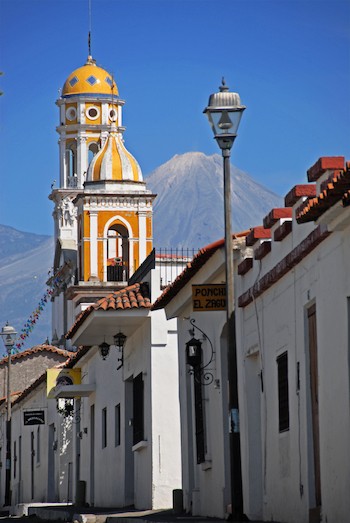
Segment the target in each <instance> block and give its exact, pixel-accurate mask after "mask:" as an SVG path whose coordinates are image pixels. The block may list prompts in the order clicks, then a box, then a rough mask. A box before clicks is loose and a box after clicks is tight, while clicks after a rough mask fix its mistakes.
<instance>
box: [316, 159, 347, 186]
mask: <svg viewBox="0 0 350 523" xmlns="http://www.w3.org/2000/svg"><path fill="white" fill-rule="evenodd" d="M344 164H345V158H344V156H322V157H321V158H319V159H318V160H317V162H316V163H315V164H314V165H313V166H312V167H310V169H308V171H307V179H308V181H309V182H315V181H316V180H318V179H319V177H320V176H322V174H323V173H325V172H326V171H328V170H332V171H333V170H334V169H344Z"/></svg>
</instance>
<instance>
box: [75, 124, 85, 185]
mask: <svg viewBox="0 0 350 523" xmlns="http://www.w3.org/2000/svg"><path fill="white" fill-rule="evenodd" d="M86 172H87V148H86V136H83V135H82V134H79V135H78V139H77V175H78V187H79V188H80V187H82V186H83V183H84V181H85V180H84V173H86Z"/></svg>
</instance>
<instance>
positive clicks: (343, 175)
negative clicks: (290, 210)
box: [296, 163, 350, 223]
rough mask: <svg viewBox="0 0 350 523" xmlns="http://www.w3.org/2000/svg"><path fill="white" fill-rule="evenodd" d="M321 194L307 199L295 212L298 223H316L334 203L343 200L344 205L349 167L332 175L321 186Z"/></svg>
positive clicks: (348, 183)
mask: <svg viewBox="0 0 350 523" xmlns="http://www.w3.org/2000/svg"><path fill="white" fill-rule="evenodd" d="M321 189H322V190H321V193H320V194H319V195H318V196H317V197H315V198H309V199H308V200H305V202H303V204H302V205H300V206H299V207H298V209H297V211H296V219H297V222H298V223H306V222H311V221H316V220H317V219H318V218H319V217H320V216H321V215H322V214H323V213H324V212H325V211H327V210H328V209H329V208H330V207H332V206H333V205H334V204H335V203H336V202H338V201H340V200H343V205H346V202H345V200H346V194H347V192H348V191H349V190H350V165H349V163H347V165H346V170H345V171H340V172H336V173H333V175H332V176H331V177H330V178H329V180H327V182H326V183H325V184H322V187H321Z"/></svg>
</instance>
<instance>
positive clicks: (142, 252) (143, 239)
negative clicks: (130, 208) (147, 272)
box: [138, 211, 147, 265]
mask: <svg viewBox="0 0 350 523" xmlns="http://www.w3.org/2000/svg"><path fill="white" fill-rule="evenodd" d="M138 215H139V257H140V261H139V264H140V265H141V263H142V262H143V261H144V260H145V259H146V256H147V227H146V219H147V211H139V213H138Z"/></svg>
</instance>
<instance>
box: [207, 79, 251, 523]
mask: <svg viewBox="0 0 350 523" xmlns="http://www.w3.org/2000/svg"><path fill="white" fill-rule="evenodd" d="M219 89H220V91H219V92H218V93H215V94H211V95H210V97H209V103H208V107H206V108H205V109H204V114H206V115H207V117H208V120H209V123H210V125H211V128H212V130H213V133H214V138H215V140H216V141H217V143H218V145H219V147H220V149H221V152H222V157H223V171H224V212H225V272H226V316H227V360H228V361H227V363H228V387H229V422H230V424H229V426H230V466H231V510H232V517H233V518H237V517H240V515H241V514H242V513H243V501H242V474H241V451H240V436H239V412H238V387H237V352H236V341H235V324H234V317H233V310H234V309H233V299H234V297H233V243H232V231H231V215H232V214H231V174H230V156H231V148H232V145H233V142H234V141H235V139H236V137H237V131H238V126H239V124H240V121H241V117H242V114H243V111H244V109H245V106H244V105H242V104H241V100H240V97H239V94H238V93H233V92H230V91H229V88H228V87H227V85H226V84H225V80H224V79H222V85H221V86H220V87H219Z"/></svg>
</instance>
